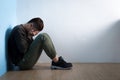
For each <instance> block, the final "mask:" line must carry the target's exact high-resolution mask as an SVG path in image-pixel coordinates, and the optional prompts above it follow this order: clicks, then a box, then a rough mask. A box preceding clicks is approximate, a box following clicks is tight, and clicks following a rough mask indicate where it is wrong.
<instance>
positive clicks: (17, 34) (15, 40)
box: [8, 25, 33, 65]
mask: <svg viewBox="0 0 120 80" xmlns="http://www.w3.org/2000/svg"><path fill="white" fill-rule="evenodd" d="M32 41H33V39H32V37H31V38H28V32H27V31H26V30H25V28H24V27H23V25H17V26H16V27H14V28H13V30H12V31H11V34H10V36H9V39H8V56H9V58H10V59H11V61H12V62H13V64H15V65H17V63H18V62H19V61H20V60H21V59H22V58H23V56H24V54H25V53H26V52H27V50H28V49H29V46H30V44H31V43H32Z"/></svg>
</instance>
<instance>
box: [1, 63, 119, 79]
mask: <svg viewBox="0 0 120 80" xmlns="http://www.w3.org/2000/svg"><path fill="white" fill-rule="evenodd" d="M0 80H120V64H118V63H113V64H112V63H106V64H105V63H99V64H97V63H95V64H92V63H88V64H87V63H73V68H72V69H71V70H51V69H50V64H48V63H37V64H36V65H35V66H34V68H33V70H25V71H9V72H7V73H6V74H4V75H3V76H1V77H0Z"/></svg>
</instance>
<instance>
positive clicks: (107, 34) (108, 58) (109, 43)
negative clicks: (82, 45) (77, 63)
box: [87, 20, 120, 63]
mask: <svg viewBox="0 0 120 80" xmlns="http://www.w3.org/2000/svg"><path fill="white" fill-rule="evenodd" d="M87 48H88V51H87V52H89V53H90V54H92V55H93V56H96V58H95V60H98V59H102V62H115V63H117V62H118V63H119V62H120V20H119V21H117V22H115V23H114V24H112V25H111V26H109V28H108V29H107V30H105V31H104V32H103V33H102V35H100V36H98V37H97V38H95V39H94V40H93V41H92V43H90V45H89V46H88V47H87ZM93 52H94V53H93ZM97 58H98V59H97Z"/></svg>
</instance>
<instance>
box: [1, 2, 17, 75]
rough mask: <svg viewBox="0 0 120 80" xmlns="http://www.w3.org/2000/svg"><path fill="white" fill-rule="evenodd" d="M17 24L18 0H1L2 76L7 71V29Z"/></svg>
mask: <svg viewBox="0 0 120 80" xmlns="http://www.w3.org/2000/svg"><path fill="white" fill-rule="evenodd" d="M15 24H16V0H0V76H1V75H3V74H4V73H5V72H6V71H7V66H6V56H5V55H6V49H5V42H6V40H5V39H6V36H5V35H6V31H7V29H8V28H10V27H12V26H14V25H15Z"/></svg>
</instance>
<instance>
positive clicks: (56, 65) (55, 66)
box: [51, 57, 72, 70]
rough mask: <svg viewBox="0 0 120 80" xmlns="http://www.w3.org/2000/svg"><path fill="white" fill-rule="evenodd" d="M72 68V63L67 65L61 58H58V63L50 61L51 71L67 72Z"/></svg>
mask: <svg viewBox="0 0 120 80" xmlns="http://www.w3.org/2000/svg"><path fill="white" fill-rule="evenodd" d="M71 68H72V63H67V62H66V61H64V59H63V58H62V57H59V61H58V62H54V61H52V64H51V69H63V70H65V69H66V70H68V69H71Z"/></svg>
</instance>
